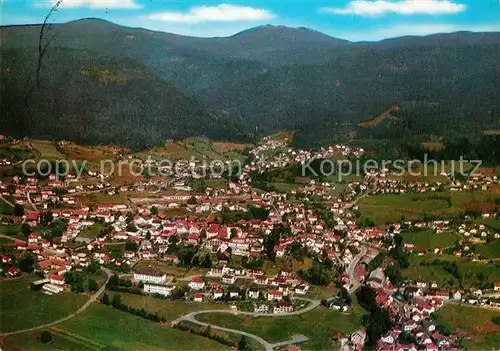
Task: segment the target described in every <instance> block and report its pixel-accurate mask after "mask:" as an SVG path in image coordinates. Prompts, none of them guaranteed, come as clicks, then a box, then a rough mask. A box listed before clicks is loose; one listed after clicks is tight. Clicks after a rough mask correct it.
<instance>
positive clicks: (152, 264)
mask: <svg viewBox="0 0 500 351" xmlns="http://www.w3.org/2000/svg"><path fill="white" fill-rule="evenodd" d="M148 268H154V269H157V270H160V271H162V272H164V273H166V274H168V275H171V276H174V277H183V276H185V275H186V274H187V272H188V271H189V269H188V268H180V267H174V266H170V265H168V264H165V263H161V262H158V261H147V260H143V261H140V262H139V263H137V265H136V266H135V267H134V270H135V271H137V270H141V269H148Z"/></svg>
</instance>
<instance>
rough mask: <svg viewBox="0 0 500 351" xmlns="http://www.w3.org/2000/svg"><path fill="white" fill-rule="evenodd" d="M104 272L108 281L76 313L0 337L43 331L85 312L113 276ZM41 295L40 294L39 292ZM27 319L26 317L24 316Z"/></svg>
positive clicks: (106, 270) (2, 334)
mask: <svg viewBox="0 0 500 351" xmlns="http://www.w3.org/2000/svg"><path fill="white" fill-rule="evenodd" d="M104 271H105V272H106V274H107V275H108V279H106V282H105V283H104V284H103V286H102V287H101V288H100V289H99V290H98V291H97V292H96V293H95V294H94V295H92V296H91V297H90V299H89V300H88V301H87V302H85V304H84V305H83V306H82V307H80V308H79V309H78V310H77V311H76V312H74V313H72V314H70V315H68V316H66V317H64V318H61V319H58V320H56V321H54V322H51V323H47V324H43V325H39V326H38V327H33V328H27V329H22V330H17V331H13V332H8V333H0V336H8V335H15V334H21V333H27V332H32V331H35V330H39V329H44V328H49V327H52V326H54V325H56V324H59V323H62V322H65V321H67V320H68V319H71V318H73V317H75V316H77V315H79V314H80V313H82V312H83V311H85V310H86V309H87V308H89V307H90V306H91V305H92V304H93V303H94V302H96V301H97V300H98V299H99V297H100V296H101V294H102V293H103V292H104V290H106V285H107V284H108V282H109V278H111V276H112V275H113V273H112V272H111V271H110V270H109V269H107V268H104ZM40 294H41V292H40ZM26 317H27V316H26Z"/></svg>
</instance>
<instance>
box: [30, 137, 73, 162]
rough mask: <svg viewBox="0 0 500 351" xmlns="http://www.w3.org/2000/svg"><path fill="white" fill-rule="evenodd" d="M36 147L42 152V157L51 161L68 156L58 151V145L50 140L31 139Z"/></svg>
mask: <svg viewBox="0 0 500 351" xmlns="http://www.w3.org/2000/svg"><path fill="white" fill-rule="evenodd" d="M29 142H30V143H31V145H32V146H33V148H34V149H36V150H37V151H38V152H39V153H40V157H41V158H43V159H46V160H49V161H56V160H63V159H65V158H66V156H65V155H64V154H62V153H60V152H59V151H57V148H56V146H55V145H54V143H53V142H52V141H50V140H30V141H29Z"/></svg>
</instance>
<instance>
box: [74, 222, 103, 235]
mask: <svg viewBox="0 0 500 351" xmlns="http://www.w3.org/2000/svg"><path fill="white" fill-rule="evenodd" d="M100 232H101V225H100V224H99V223H96V224H94V225H92V226H90V227H87V228H85V229H84V230H82V231H81V232H80V233H79V234H78V236H81V237H82V238H89V239H93V238H95V237H97V236H98V235H99V233H100Z"/></svg>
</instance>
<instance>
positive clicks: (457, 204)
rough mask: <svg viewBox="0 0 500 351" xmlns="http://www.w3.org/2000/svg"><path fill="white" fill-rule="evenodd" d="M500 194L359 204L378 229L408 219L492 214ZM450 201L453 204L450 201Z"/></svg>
mask: <svg viewBox="0 0 500 351" xmlns="http://www.w3.org/2000/svg"><path fill="white" fill-rule="evenodd" d="M496 197H498V193H497V191H496V190H495V191H492V192H487V191H477V192H455V193H446V192H444V193H423V194H422V193H420V194H402V195H376V196H369V197H365V198H363V199H361V200H360V201H359V209H360V211H361V213H362V214H363V215H364V216H366V217H369V218H371V219H373V221H374V222H375V224H376V225H377V226H383V225H385V224H387V223H392V222H395V221H399V220H400V219H401V216H405V218H406V219H420V218H422V217H423V216H424V215H425V214H429V215H437V216H456V215H457V214H458V213H460V212H465V211H466V210H479V211H487V212H488V211H491V210H492V208H494V206H495V205H494V199H495V198H496ZM448 199H449V201H448Z"/></svg>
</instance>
